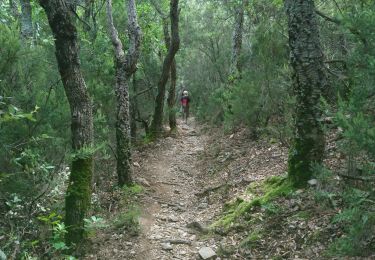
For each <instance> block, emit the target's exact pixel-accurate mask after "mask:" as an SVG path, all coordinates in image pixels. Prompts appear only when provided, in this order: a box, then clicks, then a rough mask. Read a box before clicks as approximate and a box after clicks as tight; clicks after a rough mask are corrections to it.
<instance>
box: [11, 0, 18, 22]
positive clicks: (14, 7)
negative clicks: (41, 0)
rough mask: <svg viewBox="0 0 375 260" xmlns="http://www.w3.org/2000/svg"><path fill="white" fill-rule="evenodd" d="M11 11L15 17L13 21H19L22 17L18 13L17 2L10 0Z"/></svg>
mask: <svg viewBox="0 0 375 260" xmlns="http://www.w3.org/2000/svg"><path fill="white" fill-rule="evenodd" d="M9 11H10V13H11V15H12V16H13V19H14V20H16V21H17V20H18V18H19V16H20V14H19V12H18V5H17V0H9Z"/></svg>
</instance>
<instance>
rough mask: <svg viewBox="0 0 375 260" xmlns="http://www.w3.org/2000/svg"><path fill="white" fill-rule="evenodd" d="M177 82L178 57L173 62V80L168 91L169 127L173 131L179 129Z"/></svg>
mask: <svg viewBox="0 0 375 260" xmlns="http://www.w3.org/2000/svg"><path fill="white" fill-rule="evenodd" d="M176 84H177V67H176V59H173V61H172V64H171V82H170V85H169V91H168V99H167V102H168V114H169V127H170V129H171V131H172V132H173V131H175V130H176V129H177V121H176Z"/></svg>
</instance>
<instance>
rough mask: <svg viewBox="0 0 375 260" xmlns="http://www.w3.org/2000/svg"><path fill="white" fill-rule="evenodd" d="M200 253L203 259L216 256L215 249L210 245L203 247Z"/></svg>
mask: <svg viewBox="0 0 375 260" xmlns="http://www.w3.org/2000/svg"><path fill="white" fill-rule="evenodd" d="M198 253H199V256H200V257H201V258H202V259H214V258H215V257H216V253H215V251H214V250H213V249H212V248H210V247H202V248H201V249H199V252H198Z"/></svg>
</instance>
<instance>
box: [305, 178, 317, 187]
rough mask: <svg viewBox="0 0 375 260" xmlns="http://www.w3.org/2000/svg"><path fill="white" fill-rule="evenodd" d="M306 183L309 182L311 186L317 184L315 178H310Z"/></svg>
mask: <svg viewBox="0 0 375 260" xmlns="http://www.w3.org/2000/svg"><path fill="white" fill-rule="evenodd" d="M307 183H308V184H310V185H311V186H315V185H316V184H318V180H317V179H311V180H309V181H308V182H307Z"/></svg>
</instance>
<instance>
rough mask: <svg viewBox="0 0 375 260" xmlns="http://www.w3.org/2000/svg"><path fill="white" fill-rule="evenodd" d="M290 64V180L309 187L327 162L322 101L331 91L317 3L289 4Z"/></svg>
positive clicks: (303, 0) (293, 1) (299, 1)
mask: <svg viewBox="0 0 375 260" xmlns="http://www.w3.org/2000/svg"><path fill="white" fill-rule="evenodd" d="M285 7H286V12H287V15H288V28H289V46H290V62H291V65H292V68H293V74H292V79H293V88H294V93H295V96H296V99H297V104H296V110H295V123H296V126H295V137H294V143H293V146H292V148H291V151H290V156H289V177H290V179H291V180H292V182H293V184H294V185H295V186H303V185H306V181H307V180H309V178H310V177H311V175H312V168H311V167H312V166H313V164H316V163H317V164H319V163H321V162H322V160H323V153H324V145H325V144H324V133H323V130H322V127H321V125H320V122H319V121H320V118H321V109H320V106H319V101H320V97H321V93H322V90H323V89H324V88H326V87H327V80H326V75H325V71H324V66H323V52H322V49H321V45H320V39H319V31H318V25H317V19H316V16H315V6H314V1H313V0H286V1H285Z"/></svg>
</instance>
